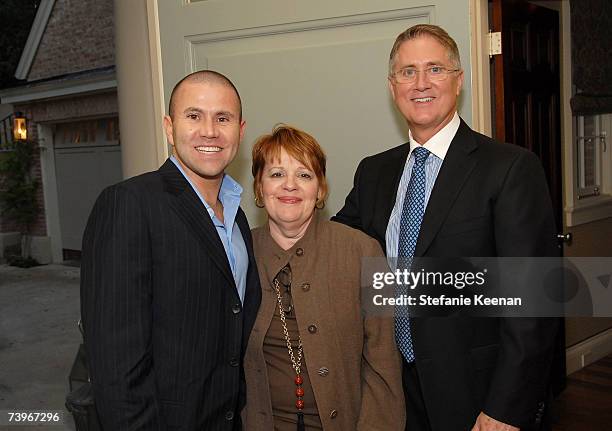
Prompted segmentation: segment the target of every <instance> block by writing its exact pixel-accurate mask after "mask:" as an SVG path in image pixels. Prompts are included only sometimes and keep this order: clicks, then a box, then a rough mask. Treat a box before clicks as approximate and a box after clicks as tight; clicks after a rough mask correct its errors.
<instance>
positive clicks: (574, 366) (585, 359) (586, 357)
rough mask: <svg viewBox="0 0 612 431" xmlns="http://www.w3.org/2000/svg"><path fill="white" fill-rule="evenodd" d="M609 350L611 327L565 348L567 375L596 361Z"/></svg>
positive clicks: (610, 345)
mask: <svg viewBox="0 0 612 431" xmlns="http://www.w3.org/2000/svg"><path fill="white" fill-rule="evenodd" d="M610 352H612V328H610V329H608V330H606V331H604V332H601V333H599V334H597V335H595V336H593V337H591V338H588V339H586V340H584V341H582V342H580V343H578V344H576V345H574V346H572V347H569V348H567V349H566V351H565V360H566V364H567V365H566V373H567V375H570V374H572V373H574V372H576V371H578V370H580V369H582V368H584V367H586V366H587V365H589V364H592V363H593V362H597V361H598V360H600V359H601V358H603V357H605V356H607V355H609V354H610Z"/></svg>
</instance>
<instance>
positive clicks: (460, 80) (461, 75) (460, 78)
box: [457, 70, 463, 97]
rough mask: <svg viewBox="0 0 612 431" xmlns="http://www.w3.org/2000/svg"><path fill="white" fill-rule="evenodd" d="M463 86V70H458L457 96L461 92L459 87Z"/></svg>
mask: <svg viewBox="0 0 612 431" xmlns="http://www.w3.org/2000/svg"><path fill="white" fill-rule="evenodd" d="M462 88H463V70H461V71H459V75H458V76H457V97H459V94H460V93H461V89H462Z"/></svg>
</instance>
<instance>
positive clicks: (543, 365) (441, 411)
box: [334, 121, 558, 431]
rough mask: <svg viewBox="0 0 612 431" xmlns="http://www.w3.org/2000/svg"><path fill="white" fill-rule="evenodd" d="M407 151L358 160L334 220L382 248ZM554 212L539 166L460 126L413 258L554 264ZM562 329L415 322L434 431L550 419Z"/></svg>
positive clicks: (486, 321) (507, 322)
mask: <svg viewBox="0 0 612 431" xmlns="http://www.w3.org/2000/svg"><path fill="white" fill-rule="evenodd" d="M408 152H409V145H408V144H404V145H402V146H399V147H396V148H393V149H390V150H388V151H385V152H383V153H380V154H377V155H374V156H371V157H368V158H366V159H364V160H363V161H361V163H360V164H359V167H358V168H357V172H356V174H355V183H354V187H353V189H352V190H351V192H350V193H349V195H348V196H347V198H346V203H345V206H344V207H343V208H342V209H341V210H340V212H339V213H338V214H337V216H336V217H335V218H334V220H335V221H339V222H342V223H345V224H348V225H350V226H353V227H355V228H357V229H360V230H362V231H364V232H366V233H367V234H369V235H371V236H373V237H374V238H376V239H378V241H379V242H380V243H381V245H382V247H383V249H385V232H386V229H387V223H388V221H389V217H390V215H391V211H392V209H393V206H394V204H395V199H396V194H397V189H398V186H399V181H400V177H401V174H402V170H403V168H404V164H405V162H406V159H407V156H408ZM555 233H556V232H555V226H554V218H553V213H552V205H551V201H550V197H549V194H548V188H547V186H546V180H545V177H544V174H543V170H542V168H541V165H540V163H539V160H538V159H537V157H536V156H535V155H534V154H532V153H530V152H528V151H526V150H524V149H522V148H520V147H518V146H515V145H510V144H500V143H497V142H495V141H493V140H491V139H489V138H487V137H486V136H483V135H481V134H478V133H476V132H474V131H473V130H471V129H470V128H469V127H468V126H467V125H466V124H465V123H464V122H463V121H461V125H460V127H459V129H458V131H457V134H456V135H455V137H454V139H453V141H452V143H451V145H450V148H449V150H448V153H447V155H446V158H445V160H444V163H443V164H442V167H441V168H440V172H439V174H438V177H437V179H436V183H435V185H434V189H433V191H432V194H431V197H430V199H429V202H428V205H427V208H426V210H425V214H424V217H423V222H422V225H421V230H420V234H419V238H418V241H417V245H416V250H415V256H423V257H441V256H444V257H476V256H556V255H558V249H557V246H556V242H555ZM557 324H558V322H557V321H556V320H550V319H526V318H508V319H498V318H473V317H453V318H433V317H429V318H426V317H423V318H414V319H412V324H411V328H412V338H413V344H414V350H415V354H416V358H417V359H416V365H417V370H418V374H419V378H420V380H421V383H422V388H423V396H424V400H425V404H426V407H427V411H428V416H429V420H430V423H431V425H432V427H433V429H434V430H435V431H438V430H439V431H455V430H464V429H467V430H470V429H471V426H472V425H473V424H474V421H475V419H476V416H477V415H478V413H479V412H480V411H481V410H483V411H484V412H485V413H487V414H489V415H490V416H492V417H494V418H496V419H498V420H501V421H503V422H506V423H510V424H513V425H517V426H521V427H522V428H524V429H529V427H537V426H538V423H539V422H540V421H541V418H542V414H543V411H544V402H545V399H546V397H547V391H548V375H549V367H550V357H551V355H552V353H551V352H552V346H553V340H554V335H555V333H556V331H557Z"/></svg>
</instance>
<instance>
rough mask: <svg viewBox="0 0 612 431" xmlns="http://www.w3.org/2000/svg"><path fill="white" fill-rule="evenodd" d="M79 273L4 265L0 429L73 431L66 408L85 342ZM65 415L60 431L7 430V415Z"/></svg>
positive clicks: (0, 278) (0, 279)
mask: <svg viewBox="0 0 612 431" xmlns="http://www.w3.org/2000/svg"><path fill="white" fill-rule="evenodd" d="M79 307H80V306H79V269H78V268H74V267H69V266H63V265H46V266H39V267H36V268H30V269H21V268H14V267H10V266H7V265H0V430H14V431H26V430H47V429H48V430H53V431H55V430H58V431H60V430H61V431H66V430H74V429H75V427H74V421H73V420H72V417H71V416H70V414H69V413H68V411H67V410H66V408H65V407H64V403H65V397H66V394H67V393H68V374H69V373H70V368H71V367H72V362H73V360H74V357H75V355H76V352H77V349H78V346H79V344H80V342H81V334H80V332H79V331H78V328H77V321H78V320H79V314H80V311H79ZM41 410H42V411H52V412H61V414H62V415H63V421H64V423H63V424H61V425H59V426H50V425H44V426H43V425H40V426H24V425H20V426H8V425H7V417H8V412H9V411H11V412H13V411H14V412H20V411H41Z"/></svg>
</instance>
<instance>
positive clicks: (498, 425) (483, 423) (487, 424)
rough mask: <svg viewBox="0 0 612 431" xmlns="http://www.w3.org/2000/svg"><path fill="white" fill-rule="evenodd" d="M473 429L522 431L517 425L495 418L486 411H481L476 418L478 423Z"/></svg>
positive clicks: (473, 430)
mask: <svg viewBox="0 0 612 431" xmlns="http://www.w3.org/2000/svg"><path fill="white" fill-rule="evenodd" d="M472 431H520V430H519V429H518V428H517V427H513V426H512V425H508V424H505V423H503V422H500V421H498V420H495V419H493V418H492V417H491V416H487V415H486V414H485V413H484V412H480V414H479V415H478V417H477V418H476V423H475V424H474V427H473V428H472Z"/></svg>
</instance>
